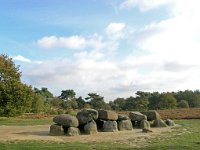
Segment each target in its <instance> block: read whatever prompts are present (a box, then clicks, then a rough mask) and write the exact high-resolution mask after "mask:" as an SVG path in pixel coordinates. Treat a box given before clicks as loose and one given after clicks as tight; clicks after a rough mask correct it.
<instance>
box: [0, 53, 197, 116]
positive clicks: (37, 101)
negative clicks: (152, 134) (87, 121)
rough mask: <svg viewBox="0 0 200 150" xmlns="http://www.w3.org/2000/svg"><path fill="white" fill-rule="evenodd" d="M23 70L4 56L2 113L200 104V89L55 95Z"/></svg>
mask: <svg viewBox="0 0 200 150" xmlns="http://www.w3.org/2000/svg"><path fill="white" fill-rule="evenodd" d="M20 78H21V71H20V70H19V66H16V65H15V63H14V62H13V60H12V59H11V58H9V57H8V56H7V55H4V54H1V55H0V116H17V115H21V114H23V113H48V114H56V113H64V112H66V111H67V110H72V109H82V108H94V109H113V110H119V111H120V110H156V109H174V108H193V107H200V91H199V90H196V91H192V90H185V91H179V92H163V93H159V92H143V91H138V92H136V93H135V96H130V97H128V98H116V99H115V100H113V101H110V102H108V103H107V102H105V100H104V97H103V96H101V95H98V94H97V93H89V94H88V96H87V97H86V98H82V97H81V96H80V97H76V93H75V91H74V90H73V89H65V90H62V91H61V94H60V95H59V96H54V95H53V94H52V93H51V92H50V91H49V90H48V89H47V88H46V87H43V88H41V89H38V88H33V87H32V86H29V85H26V84H24V83H23V82H22V81H21V79H20Z"/></svg>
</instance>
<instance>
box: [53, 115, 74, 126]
mask: <svg viewBox="0 0 200 150" xmlns="http://www.w3.org/2000/svg"><path fill="white" fill-rule="evenodd" d="M53 122H55V123H57V124H59V125H62V126H65V127H78V119H77V118H76V117H74V116H71V115H69V114H61V115H58V116H56V117H54V118H53Z"/></svg>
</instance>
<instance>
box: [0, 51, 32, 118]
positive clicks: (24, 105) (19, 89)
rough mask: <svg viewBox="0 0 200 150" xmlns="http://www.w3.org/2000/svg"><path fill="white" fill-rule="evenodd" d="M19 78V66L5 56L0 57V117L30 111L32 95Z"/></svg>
mask: <svg viewBox="0 0 200 150" xmlns="http://www.w3.org/2000/svg"><path fill="white" fill-rule="evenodd" d="M20 77H21V72H20V71H19V66H15V64H14V62H13V60H12V59H11V58H9V57H8V56H7V55H3V54H2V55H0V115H4V116H16V115H20V114H22V113H24V112H29V111H30V109H31V105H32V100H33V96H34V93H33V90H32V88H31V86H27V85H26V84H23V83H22V82H21V80H20Z"/></svg>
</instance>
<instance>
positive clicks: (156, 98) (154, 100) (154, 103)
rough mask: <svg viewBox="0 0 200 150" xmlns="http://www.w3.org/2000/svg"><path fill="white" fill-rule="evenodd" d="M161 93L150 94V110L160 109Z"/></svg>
mask: <svg viewBox="0 0 200 150" xmlns="http://www.w3.org/2000/svg"><path fill="white" fill-rule="evenodd" d="M160 95H161V94H160V93H158V92H153V93H151V94H150V96H149V98H148V100H149V104H148V108H149V109H152V110H153V109H159V102H160Z"/></svg>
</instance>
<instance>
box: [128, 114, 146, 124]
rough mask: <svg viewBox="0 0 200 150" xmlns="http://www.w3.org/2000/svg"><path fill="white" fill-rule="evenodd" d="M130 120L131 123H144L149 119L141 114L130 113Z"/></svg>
mask: <svg viewBox="0 0 200 150" xmlns="http://www.w3.org/2000/svg"><path fill="white" fill-rule="evenodd" d="M129 118H130V119H131V121H138V122H139V121H142V120H147V117H146V116H145V115H143V114H141V113H140V112H130V113H129Z"/></svg>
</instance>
